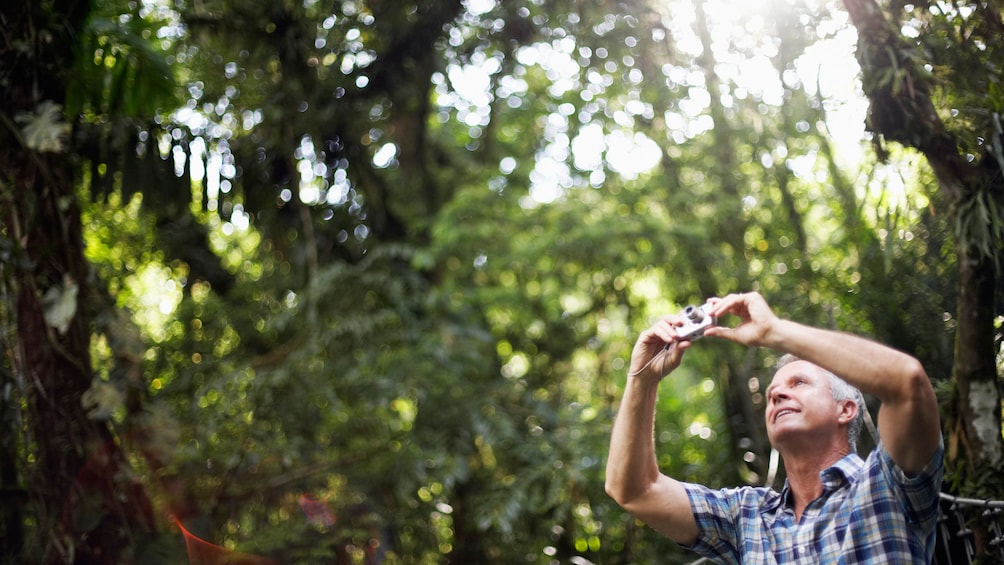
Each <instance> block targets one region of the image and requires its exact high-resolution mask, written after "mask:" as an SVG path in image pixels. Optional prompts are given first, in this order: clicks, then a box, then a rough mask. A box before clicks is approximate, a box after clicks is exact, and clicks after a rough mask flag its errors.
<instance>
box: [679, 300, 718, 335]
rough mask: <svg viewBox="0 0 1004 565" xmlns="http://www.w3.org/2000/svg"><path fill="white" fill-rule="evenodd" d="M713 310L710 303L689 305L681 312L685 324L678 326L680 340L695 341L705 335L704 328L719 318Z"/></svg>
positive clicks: (713, 323)
mask: <svg viewBox="0 0 1004 565" xmlns="http://www.w3.org/2000/svg"><path fill="white" fill-rule="evenodd" d="M711 311H712V306H711V305H710V304H703V305H701V306H687V307H686V308H685V309H684V310H683V312H681V314H682V315H683V325H682V326H680V327H678V328H676V335H677V336H678V337H679V339H680V341H694V340H695V339H697V338H699V337H701V336H703V335H704V330H706V329H708V328H710V327H711V326H713V325H715V324H716V323H717V322H718V320H716V319H715V317H714V316H713V315H712V314H711Z"/></svg>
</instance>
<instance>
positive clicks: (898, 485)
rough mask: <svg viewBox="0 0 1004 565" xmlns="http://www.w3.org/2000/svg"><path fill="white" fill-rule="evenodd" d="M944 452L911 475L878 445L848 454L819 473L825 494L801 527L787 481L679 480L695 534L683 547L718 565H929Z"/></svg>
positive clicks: (940, 450) (812, 505)
mask: <svg viewBox="0 0 1004 565" xmlns="http://www.w3.org/2000/svg"><path fill="white" fill-rule="evenodd" d="M943 451H944V446H943V445H941V446H939V448H938V451H937V453H935V455H934V458H933V459H932V460H931V462H930V463H929V464H928V465H927V468H925V469H924V470H923V471H922V472H921V473H920V474H918V475H917V476H916V477H907V476H906V475H905V474H904V473H903V471H902V470H900V468H899V467H897V466H896V464H895V463H893V461H892V459H891V458H890V457H889V454H888V453H886V451H885V450H884V449H883V448H882V446H881V445H879V447H878V449H875V450H874V451H872V453H871V454H870V455H869V456H868V460H867V461H862V460H861V458H860V457H858V456H857V455H856V454H851V455H847V456H846V457H844V458H843V459H841V460H840V461H838V462H837V463H836V464H835V465H833V466H832V467H829V468H827V469H824V470H823V471H822V472H821V473H820V477H821V478H822V482H823V494H822V495H820V497H819V498H817V499H816V500H814V501H812V502H811V503H810V504H809V505H808V506H807V507H806V509H805V511H804V512H803V514H802V519H801V521H800V522H797V521H796V520H795V513H794V510H793V509H792V507H791V504H790V501H789V496H790V493H789V490H788V484H787V482H785V485H784V488H783V489H782V490H781V492H780V493H778V492H777V491H775V490H773V489H769V488H756V487H741V488H735V489H722V490H712V489H709V488H707V487H704V486H701V485H695V484H689V483H685V484H684V487H685V488H686V490H687V495H688V496H689V497H690V506H691V508H692V509H693V511H694V518H695V519H696V520H697V527H698V530H699V532H700V533H699V534H698V537H697V542H696V543H695V544H694V545H693V546H691V547H690V548H689V549H692V550H694V551H696V552H697V553H700V554H701V555H703V556H705V557H708V558H710V559H712V560H714V561H716V562H719V563H737V564H738V563H744V564H756V565H760V564H782V563H805V564H810V563H811V564H813V565H815V564H820V565H822V564H851V563H930V562H931V558H932V555H933V553H934V537H935V536H934V529H935V522H936V520H937V516H938V492H939V490H940V488H941V478H942V474H943V472H944V466H943V462H942V456H943Z"/></svg>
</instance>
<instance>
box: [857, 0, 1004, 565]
mask: <svg viewBox="0 0 1004 565" xmlns="http://www.w3.org/2000/svg"><path fill="white" fill-rule="evenodd" d="M844 4H845V6H846V7H847V10H848V12H849V13H850V15H851V19H852V21H853V23H854V25H855V27H856V28H857V30H858V34H859V38H860V39H859V42H858V52H857V57H858V60H859V61H860V63H861V68H862V81H863V87H864V90H865V93H866V94H867V95H868V97H869V100H870V102H871V108H870V111H869V118H868V124H869V128H870V129H871V131H872V132H874V134H875V136H876V139H875V142H876V145H877V146H878V147H879V148H880V150H881V149H882V147H883V146H884V144H886V143H889V142H895V143H900V144H903V145H904V146H907V147H912V148H916V149H917V150H918V151H920V152H921V153H922V154H923V155H924V156H925V157H926V159H927V162H928V163H929V164H930V166H931V169H932V171H933V172H934V175H935V177H936V178H937V180H938V187H939V190H940V195H939V196H940V198H939V202H941V203H942V207H943V208H945V209H946V210H947V214H948V215H949V217H950V218H951V221H952V223H953V224H954V226H955V229H954V240H955V252H956V254H957V256H958V264H959V282H958V285H959V287H958V293H959V301H958V312H957V315H956V317H957V320H958V328H957V332H956V339H955V352H954V364H953V371H952V377H953V382H954V387H955V388H954V394H953V399H952V405H951V409H950V410H949V412H948V418H947V421H946V428H947V429H946V435H947V444H948V454H947V457H948V464H949V467H950V468H952V469H954V470H955V471H956V473H957V476H956V477H955V478H954V481H955V482H956V485H955V488H959V489H960V490H961V491H962V492H968V493H972V494H978V495H986V494H988V493H990V492H999V490H1000V488H1001V485H999V484H995V479H994V477H996V476H999V472H998V471H997V470H999V469H1000V465H1001V456H1002V450H1004V441H1002V438H1001V433H1000V429H1001V420H1000V410H999V409H997V407H998V406H1000V402H1001V393H1000V384H999V382H1000V375H999V374H998V373H999V369H998V366H997V362H996V360H995V359H996V355H997V351H996V349H997V344H996V343H995V338H994V331H995V329H994V328H995V326H994V323H995V322H994V318H995V315H999V312H1000V310H999V305H1000V297H1001V288H1000V285H999V284H998V283H997V280H998V276H999V273H1000V269H1001V264H1002V263H1001V259H1002V245H1001V243H1002V241H1004V183H1002V175H1001V173H1002V170H1004V157H1002V153H1001V151H1002V149H1001V148H1002V146H1004V145H1002V144H1004V137H1002V129H1001V122H1000V113H999V112H1000V107H1001V104H1002V102H1004V99H1002V97H1001V91H1000V86H999V85H1000V83H1001V79H1002V77H1001V74H1000V71H999V69H997V67H996V65H994V64H993V63H992V61H995V60H996V57H997V56H999V55H1000V54H1001V52H1002V49H1004V45H1002V43H1001V31H1002V24H1001V14H1000V6H998V5H997V3H994V2H985V3H978V4H973V5H968V6H966V7H964V8H963V7H959V6H934V5H932V6H912V5H909V6H907V5H900V4H895V3H894V4H891V5H889V6H888V7H885V8H882V7H880V6H879V5H878V4H877V3H875V2H872V1H857V0H854V1H850V0H848V1H845V3H844ZM980 543H985V540H980ZM985 550H986V547H985V546H984V547H983V548H982V550H981V551H985Z"/></svg>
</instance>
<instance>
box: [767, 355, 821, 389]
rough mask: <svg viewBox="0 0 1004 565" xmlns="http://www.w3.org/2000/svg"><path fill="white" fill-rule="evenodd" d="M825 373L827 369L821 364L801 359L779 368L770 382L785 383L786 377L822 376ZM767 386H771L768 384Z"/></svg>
mask: <svg viewBox="0 0 1004 565" xmlns="http://www.w3.org/2000/svg"><path fill="white" fill-rule="evenodd" d="M825 374H826V371H824V370H823V369H822V368H821V367H820V366H819V365H816V364H814V363H810V362H809V361H805V360H802V359H799V360H797V361H792V362H791V363H788V364H786V365H784V366H783V367H781V368H780V369H778V370H777V371H776V372H775V373H774V376H773V377H772V378H771V381H770V383H771V385H773V384H774V383H783V382H784V381H785V380H786V379H791V378H793V377H809V378H821V377H823V376H824V375H825ZM767 388H770V387H769V386H768V387H767Z"/></svg>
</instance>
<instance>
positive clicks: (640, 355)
mask: <svg viewBox="0 0 1004 565" xmlns="http://www.w3.org/2000/svg"><path fill="white" fill-rule="evenodd" d="M682 325H683V319H682V318H681V317H680V316H679V315H670V316H663V317H662V319H660V320H659V321H657V322H656V323H655V324H653V325H652V327H650V328H648V329H647V330H645V331H643V332H642V333H641V335H640V336H638V341H636V342H635V344H634V350H633V351H632V352H631V370H630V372H628V376H630V377H633V378H639V379H646V380H649V379H651V380H653V381H656V382H657V381H659V380H662V378H663V377H665V376H666V375H668V374H669V373H671V372H672V371H673V370H674V369H676V368H677V367H679V366H680V361H681V360H682V359H683V352H684V351H686V349H687V348H688V347H690V342H689V341H681V340H680V339H679V337H678V336H677V333H676V328H678V327H680V326H682Z"/></svg>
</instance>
